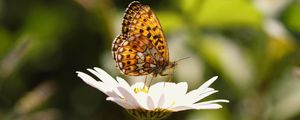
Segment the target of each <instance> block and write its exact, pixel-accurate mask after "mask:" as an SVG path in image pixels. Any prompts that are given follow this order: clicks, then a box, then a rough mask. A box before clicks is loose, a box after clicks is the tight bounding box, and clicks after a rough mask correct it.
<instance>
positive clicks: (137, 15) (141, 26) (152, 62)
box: [112, 1, 169, 76]
mask: <svg viewBox="0 0 300 120" xmlns="http://www.w3.org/2000/svg"><path fill="white" fill-rule="evenodd" d="M167 47H168V46H167V42H166V41H165V37H164V35H163V31H162V28H161V25H160V23H159V21H158V19H157V18H156V16H155V14H154V13H153V11H152V10H151V9H150V7H149V6H147V5H142V4H140V3H139V2H137V1H134V2H132V3H131V4H130V5H129V6H128V8H127V9H126V12H125V14H124V19H123V23H122V34H121V35H119V36H118V37H116V39H115V40H114V42H113V46H112V51H113V57H114V60H115V61H116V66H117V67H118V68H119V69H120V70H121V71H122V73H124V74H126V75H133V76H137V75H147V74H150V73H153V72H156V73H158V71H157V70H159V69H157V68H158V67H165V65H167V64H168V62H169V52H168V48H167Z"/></svg>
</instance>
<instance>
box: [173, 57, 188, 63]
mask: <svg viewBox="0 0 300 120" xmlns="http://www.w3.org/2000/svg"><path fill="white" fill-rule="evenodd" d="M189 58H191V57H184V58H180V59H179V60H176V61H175V63H177V62H179V61H181V60H185V59H189Z"/></svg>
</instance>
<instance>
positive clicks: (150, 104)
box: [147, 96, 156, 110]
mask: <svg viewBox="0 0 300 120" xmlns="http://www.w3.org/2000/svg"><path fill="white" fill-rule="evenodd" d="M147 106H148V108H149V110H154V109H155V107H156V106H155V105H154V102H153V100H152V98H151V97H150V96H147Z"/></svg>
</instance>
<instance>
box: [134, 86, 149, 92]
mask: <svg viewBox="0 0 300 120" xmlns="http://www.w3.org/2000/svg"><path fill="white" fill-rule="evenodd" d="M148 90H149V89H148V87H147V86H144V87H142V88H134V90H133V91H134V92H135V93H138V92H144V93H148Z"/></svg>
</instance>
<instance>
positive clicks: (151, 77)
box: [148, 76, 154, 88]
mask: <svg viewBox="0 0 300 120" xmlns="http://www.w3.org/2000/svg"><path fill="white" fill-rule="evenodd" d="M153 78H154V76H152V77H151V79H150V83H149V86H148V88H150V86H151V84H152V80H153Z"/></svg>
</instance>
